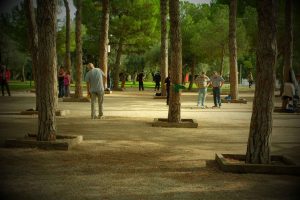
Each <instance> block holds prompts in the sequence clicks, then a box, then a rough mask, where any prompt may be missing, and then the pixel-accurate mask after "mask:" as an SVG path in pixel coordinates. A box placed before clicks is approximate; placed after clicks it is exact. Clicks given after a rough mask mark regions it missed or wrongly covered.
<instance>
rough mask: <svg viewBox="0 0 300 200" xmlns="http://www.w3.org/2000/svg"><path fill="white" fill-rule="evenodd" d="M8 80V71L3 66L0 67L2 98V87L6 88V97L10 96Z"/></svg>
mask: <svg viewBox="0 0 300 200" xmlns="http://www.w3.org/2000/svg"><path fill="white" fill-rule="evenodd" d="M9 80H10V71H9V70H8V69H7V68H6V66H5V65H1V71H0V81H1V89H2V96H4V87H6V91H7V94H8V96H10V91H9V86H8V81H9Z"/></svg>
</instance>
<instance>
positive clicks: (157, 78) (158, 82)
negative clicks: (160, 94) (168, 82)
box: [154, 71, 161, 91]
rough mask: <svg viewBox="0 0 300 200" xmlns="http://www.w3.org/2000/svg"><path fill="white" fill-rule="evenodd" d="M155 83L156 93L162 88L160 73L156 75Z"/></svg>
mask: <svg viewBox="0 0 300 200" xmlns="http://www.w3.org/2000/svg"><path fill="white" fill-rule="evenodd" d="M154 81H155V88H154V89H155V91H159V88H160V81H161V76H160V73H159V71H158V72H157V73H156V74H155V75H154Z"/></svg>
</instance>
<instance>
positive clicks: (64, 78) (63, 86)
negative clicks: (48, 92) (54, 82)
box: [57, 67, 71, 98]
mask: <svg viewBox="0 0 300 200" xmlns="http://www.w3.org/2000/svg"><path fill="white" fill-rule="evenodd" d="M57 79H58V98H62V97H69V96H70V84H71V74H70V71H66V72H65V70H64V68H63V67H60V69H59V71H58V76H57Z"/></svg>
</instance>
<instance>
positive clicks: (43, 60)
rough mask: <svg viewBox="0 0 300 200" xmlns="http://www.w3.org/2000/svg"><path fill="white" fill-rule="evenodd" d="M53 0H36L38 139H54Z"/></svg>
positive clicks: (55, 75)
mask: <svg viewBox="0 0 300 200" xmlns="http://www.w3.org/2000/svg"><path fill="white" fill-rule="evenodd" d="M56 7H57V1H56V0H51V1H50V0H49V1H44V0H37V15H38V17H37V19H38V20H37V25H38V38H39V39H38V47H39V51H38V58H39V59H38V66H39V67H38V73H37V78H38V85H39V89H40V91H39V95H40V99H39V100H40V101H39V104H38V110H39V113H38V137H37V139H38V140H40V141H51V140H55V139H56V119H55V111H56V106H57V103H56V102H57V87H56V86H57V66H56Z"/></svg>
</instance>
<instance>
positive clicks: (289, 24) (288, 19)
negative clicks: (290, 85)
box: [283, 0, 293, 82]
mask: <svg viewBox="0 0 300 200" xmlns="http://www.w3.org/2000/svg"><path fill="white" fill-rule="evenodd" d="M284 38H285V51H284V69H283V77H284V79H283V80H284V82H289V81H291V80H290V79H291V78H290V71H291V70H292V63H293V62H292V61H293V0H286V1H285V37H284Z"/></svg>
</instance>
